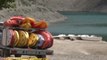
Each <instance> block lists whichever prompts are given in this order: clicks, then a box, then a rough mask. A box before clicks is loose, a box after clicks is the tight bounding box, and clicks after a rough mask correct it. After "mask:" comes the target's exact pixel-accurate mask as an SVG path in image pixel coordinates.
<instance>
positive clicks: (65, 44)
mask: <svg viewBox="0 0 107 60" xmlns="http://www.w3.org/2000/svg"><path fill="white" fill-rule="evenodd" d="M51 49H53V50H54V55H53V56H48V58H49V60H107V57H106V56H107V42H102V41H100V42H99V41H80V40H76V41H70V40H55V43H54V46H53V47H52V48H51Z"/></svg>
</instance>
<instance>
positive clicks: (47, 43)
mask: <svg viewBox="0 0 107 60" xmlns="http://www.w3.org/2000/svg"><path fill="white" fill-rule="evenodd" d="M37 33H38V34H41V35H42V36H43V37H44V39H45V41H44V43H43V45H42V46H41V47H40V48H42V49H46V48H49V47H51V46H52V45H53V38H52V37H51V36H52V35H51V34H50V33H49V32H48V31H46V30H41V31H37Z"/></svg>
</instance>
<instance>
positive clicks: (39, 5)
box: [0, 0, 66, 22]
mask: <svg viewBox="0 0 107 60" xmlns="http://www.w3.org/2000/svg"><path fill="white" fill-rule="evenodd" d="M15 3H16V8H9V9H3V10H1V11H0V20H1V21H3V20H7V19H8V18H9V17H11V16H14V15H15V16H17V15H22V16H29V17H32V18H35V19H45V20H46V21H48V22H56V21H63V20H65V19H66V17H65V16H63V15H61V14H59V13H58V12H56V11H54V10H52V9H48V8H47V7H45V6H44V1H42V0H41V1H39V0H16V1H15Z"/></svg>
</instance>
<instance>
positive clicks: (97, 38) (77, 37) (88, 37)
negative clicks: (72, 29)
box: [53, 34, 103, 41]
mask: <svg viewBox="0 0 107 60" xmlns="http://www.w3.org/2000/svg"><path fill="white" fill-rule="evenodd" d="M53 38H54V39H60V40H65V39H70V40H89V41H101V40H102V39H103V38H102V37H101V36H96V35H74V34H68V35H65V34H59V35H57V36H53Z"/></svg>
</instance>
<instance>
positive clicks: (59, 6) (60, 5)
mask: <svg viewBox="0 0 107 60" xmlns="http://www.w3.org/2000/svg"><path fill="white" fill-rule="evenodd" d="M46 6H47V7H48V8H50V9H54V10H58V11H100V12H107V0H48V1H47V3H46Z"/></svg>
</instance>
